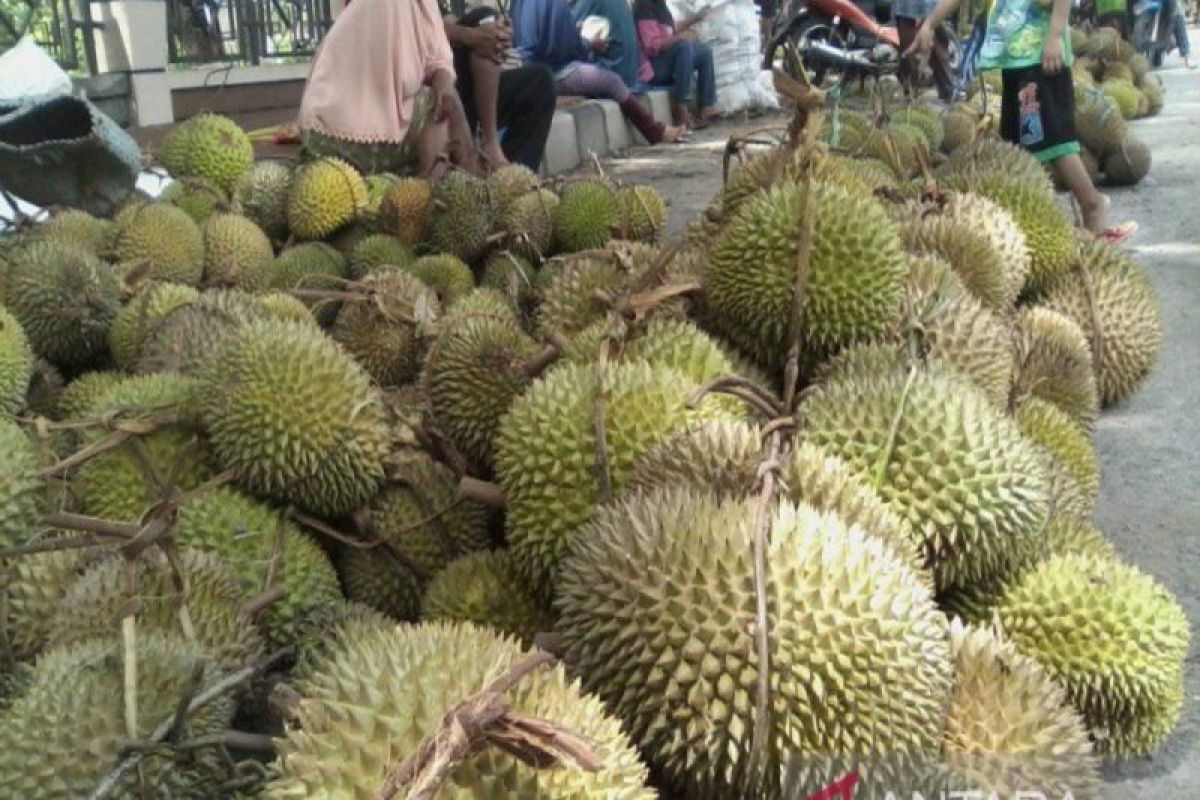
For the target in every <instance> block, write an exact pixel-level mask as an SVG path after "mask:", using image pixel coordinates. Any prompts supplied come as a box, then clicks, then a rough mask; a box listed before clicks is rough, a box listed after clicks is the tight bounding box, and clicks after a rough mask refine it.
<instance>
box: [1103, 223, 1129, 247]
mask: <svg viewBox="0 0 1200 800" xmlns="http://www.w3.org/2000/svg"><path fill="white" fill-rule="evenodd" d="M1137 229H1138V224H1137V223H1136V222H1134V221H1132V220H1130V221H1129V222H1122V223H1121V224H1120V225H1112V226H1110V227H1108V228H1105V229H1104V233H1102V234H1100V238H1101V239H1103V240H1104V241H1105V242H1107V243H1108V244H1111V245H1117V244H1120V243H1121V242H1123V241H1125V240H1126V239H1128V238H1129V237H1130V236H1132V235H1133V234H1134V232H1135V231H1137Z"/></svg>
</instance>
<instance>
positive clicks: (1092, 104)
mask: <svg viewBox="0 0 1200 800" xmlns="http://www.w3.org/2000/svg"><path fill="white" fill-rule="evenodd" d="M1075 127H1076V129H1077V130H1078V132H1079V140H1080V141H1081V142H1082V143H1083V146H1084V147H1086V148H1087V149H1088V150H1091V151H1092V152H1093V153H1095V154H1096V155H1097V156H1099V157H1100V159H1101V160H1103V159H1104V158H1105V157H1106V156H1107V155H1108V154H1109V153H1111V152H1113V151H1114V150H1116V149H1118V148H1119V147H1120V146H1121V143H1122V142H1124V141H1125V139H1126V138H1127V137H1128V135H1129V134H1128V125H1126V124H1125V118H1124V117H1122V116H1121V110H1120V109H1119V108H1117V106H1116V105H1115V104H1114V103H1113V102H1112V101H1111V100H1109V99H1108V97H1107V95H1105V94H1104V93H1103V92H1098V91H1092V92H1087V93H1085V94H1084V96H1083V97H1082V98H1081V101H1080V102H1078V103H1077V104H1076V112H1075Z"/></svg>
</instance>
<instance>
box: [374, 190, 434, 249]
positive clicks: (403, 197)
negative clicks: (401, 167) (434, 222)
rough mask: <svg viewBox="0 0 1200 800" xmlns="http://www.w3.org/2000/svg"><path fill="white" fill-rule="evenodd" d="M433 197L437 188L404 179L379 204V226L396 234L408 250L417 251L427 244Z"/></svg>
mask: <svg viewBox="0 0 1200 800" xmlns="http://www.w3.org/2000/svg"><path fill="white" fill-rule="evenodd" d="M432 195H433V188H432V187H431V186H430V185H429V181H427V180H425V179H424V178H410V177H405V178H401V179H400V180H398V181H396V182H395V183H394V184H392V185H391V187H390V188H389V189H388V192H387V195H386V196H384V198H383V201H382V202H381V203H380V204H379V214H378V216H377V220H376V222H377V224H378V226H379V227H380V228H381V229H382V230H384V231H387V232H389V233H393V234H395V235H396V237H397V238H398V239H399V240H400V242H401V243H402V244H404V245H405V246H406V247H416V246H417V245H419V244H420V243H421V242H423V241H425V233H426V229H427V227H428V224H429V203H430V200H431V199H432Z"/></svg>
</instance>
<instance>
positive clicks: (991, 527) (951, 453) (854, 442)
mask: <svg viewBox="0 0 1200 800" xmlns="http://www.w3.org/2000/svg"><path fill="white" fill-rule="evenodd" d="M801 413H802V416H803V419H804V428H803V436H804V438H805V439H806V440H808V441H811V442H812V443H814V444H816V445H818V446H821V447H825V448H827V449H829V450H830V451H831V452H834V453H837V454H838V455H840V456H841V457H842V458H844V459H846V460H847V461H848V462H849V463H850V465H851V466H852V467H853V468H854V469H855V470H856V471H857V472H858V473H860V474H861V475H862V476H863V477H865V478H866V479H868V480H870V481H871V483H872V485H873V486H874V488H876V489H877V490H878V491H879V493H880V494H881V495H882V496H883V498H884V499H885V500H886V501H888V502H889V503H890V504H891V505H892V506H893V507H894V508H895V510H896V511H897V512H898V513H899V514H901V516H903V517H904V518H906V519H907V520H908V522H909V524H911V525H912V526H913V528H914V530H916V531H917V534H918V536H920V537H921V538H922V539H923V541H924V546H925V557H926V558H927V559H928V560H929V562H930V563H932V565H933V569H934V575H935V578H936V581H937V586H938V588H939V589H940V590H946V589H948V588H952V587H955V586H962V585H967V584H971V583H979V582H986V581H988V580H992V579H994V578H997V577H1000V576H1003V575H1005V574H1007V573H1008V572H1009V571H1010V570H1011V569H1012V568H1013V567H1014V566H1016V564H1015V563H1014V561H1015V559H1016V558H1018V554H1019V553H1020V552H1021V551H1022V550H1023V549H1026V548H1027V547H1028V546H1029V543H1030V542H1031V541H1032V540H1034V539H1035V538H1036V536H1037V534H1038V532H1039V530H1040V528H1041V527H1042V526H1043V525H1044V523H1045V521H1046V517H1047V514H1048V505H1049V488H1048V483H1047V474H1046V464H1045V458H1044V456H1043V454H1042V453H1040V452H1039V451H1038V450H1037V449H1036V448H1035V447H1034V446H1033V445H1032V444H1030V443H1029V442H1028V441H1027V440H1026V439H1025V437H1024V436H1023V435H1022V433H1021V431H1020V429H1019V428H1018V427H1017V425H1016V423H1015V422H1014V421H1013V420H1011V419H1010V418H1008V417H1007V416H1006V415H1005V414H1004V412H1002V411H1001V410H999V409H997V408H996V407H995V406H994V405H993V404H992V403H991V401H989V400H988V398H987V396H986V395H985V394H983V392H982V391H981V390H979V389H978V388H976V387H975V386H974V385H973V384H972V383H971V382H970V381H969V380H967V379H966V378H964V377H961V376H960V375H959V374H957V373H954V372H951V371H950V370H948V369H947V368H945V367H941V366H938V365H935V364H930V365H929V366H928V367H926V368H920V367H917V366H913V367H910V368H908V369H900V370H895V369H893V370H886V369H885V370H882V371H880V372H878V373H877V374H874V375H870V374H859V375H858V376H856V377H854V378H851V379H845V380H834V381H829V382H825V383H823V384H821V385H820V386H819V387H818V388H817V389H816V390H815V391H814V393H813V395H812V396H811V398H810V399H809V400H808V401H807V402H806V403H805V405H804V406H803V408H802V410H801Z"/></svg>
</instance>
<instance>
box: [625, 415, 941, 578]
mask: <svg viewBox="0 0 1200 800" xmlns="http://www.w3.org/2000/svg"><path fill="white" fill-rule="evenodd" d="M762 460H763V452H762V433H761V431H760V430H759V429H758V428H757V427H755V426H753V425H750V424H749V423H746V422H742V421H739V420H711V421H707V422H704V423H701V424H699V425H695V426H693V427H691V428H689V429H688V430H686V431H684V432H683V433H680V434H678V435H676V436H672V437H670V438H668V439H663V440H662V441H660V442H658V443H657V444H655V445H654V446H653V447H651V448H650V449H649V450H648V451H646V453H645V454H644V455H642V457H641V458H639V459H638V460H637V463H636V464H635V466H634V470H633V474H632V475H631V476H630V478H629V485H628V487H627V488H626V490H625V494H626V496H632V495H633V494H635V493H637V492H646V491H651V490H655V489H670V488H672V487H677V486H688V487H690V488H691V489H693V490H694V491H698V492H705V493H707V494H709V495H711V496H712V497H714V498H718V499H721V500H725V499H738V498H742V497H749V496H752V495H753V494H754V492H755V490H756V488H757V487H758V481H759V466H760V464H761V463H762ZM780 481H781V483H780V494H781V496H784V497H786V498H788V499H790V500H791V501H793V502H795V503H804V504H806V505H809V506H812V507H813V508H814V509H815V510H817V511H820V512H827V513H830V514H836V515H837V516H838V517H839V518H840V519H842V520H843V521H844V522H845V523H846V524H847V525H856V526H858V527H861V528H862V529H863V530H864V531H866V532H867V533H870V534H871V535H873V536H876V537H878V538H880V539H882V540H884V541H885V542H887V543H888V544H889V545H891V547H892V548H893V550H895V552H896V554H897V555H899V556H900V557H901V558H902V559H904V561H905V562H906V563H908V564H909V565H910V566H911V567H912V568H913V569H914V570H915V571H917V572H919V573H922V574H924V570H925V566H926V565H925V564H924V561H923V553H922V552H921V544H922V542H921V541H920V539H919V538H918V537H917V536H916V534H915V533H914V531H913V529H912V527H911V526H910V525H909V524H908V523H907V522H905V521H904V520H903V519H901V518H900V517H899V516H898V515H897V514H896V513H895V512H894V511H893V510H892V509H891V508H890V507H889V506H888V505H887V503H885V502H884V501H883V498H882V497H880V496H879V493H878V492H876V491H875V490H874V489H873V488H871V486H870V484H869V483H868V482H867V481H865V480H863V479H862V478H861V477H859V475H858V474H856V473H855V472H854V471H853V470H852V469H851V468H850V467H849V465H847V464H846V462H844V461H843V460H842V459H841V458H839V457H837V456H836V455H833V454H832V453H830V452H828V451H825V450H823V449H821V448H819V447H816V446H814V445H811V444H808V443H807V442H801V443H799V444H797V445H796V446H795V447H794V448H793V449H792V451H791V453H790V454H788V455H787V456H786V457H785V459H784V461H783V466H782V472H781V474H780Z"/></svg>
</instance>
